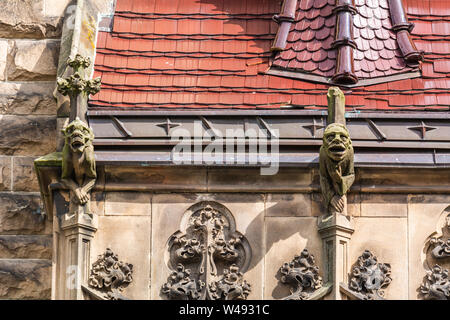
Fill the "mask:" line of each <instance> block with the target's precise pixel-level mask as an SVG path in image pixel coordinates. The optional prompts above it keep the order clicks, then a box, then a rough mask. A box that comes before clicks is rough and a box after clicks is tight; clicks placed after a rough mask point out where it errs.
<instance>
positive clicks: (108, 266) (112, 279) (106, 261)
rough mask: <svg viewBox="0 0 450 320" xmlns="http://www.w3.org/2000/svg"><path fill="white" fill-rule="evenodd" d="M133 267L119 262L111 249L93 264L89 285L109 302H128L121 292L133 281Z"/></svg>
mask: <svg viewBox="0 0 450 320" xmlns="http://www.w3.org/2000/svg"><path fill="white" fill-rule="evenodd" d="M132 274H133V265H132V264H129V263H125V262H122V261H119V258H118V256H117V255H116V254H115V253H114V252H113V251H112V250H111V249H109V248H107V249H106V251H105V253H104V254H101V255H99V256H98V259H97V261H96V262H94V263H93V264H92V268H91V273H90V276H89V280H88V285H89V287H91V288H94V289H96V290H98V291H101V292H102V293H103V298H104V299H107V300H128V299H127V298H125V297H124V296H123V295H122V294H121V292H122V291H123V289H124V288H126V287H127V286H128V285H129V284H130V283H131V282H132V281H133V276H132Z"/></svg>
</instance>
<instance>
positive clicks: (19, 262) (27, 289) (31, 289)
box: [0, 259, 52, 299]
mask: <svg viewBox="0 0 450 320" xmlns="http://www.w3.org/2000/svg"><path fill="white" fill-rule="evenodd" d="M51 271H52V262H51V260H38V259H33V260H28V259H0V283H1V284H2V285H1V286H0V299H50V295H51V274H52V272H51Z"/></svg>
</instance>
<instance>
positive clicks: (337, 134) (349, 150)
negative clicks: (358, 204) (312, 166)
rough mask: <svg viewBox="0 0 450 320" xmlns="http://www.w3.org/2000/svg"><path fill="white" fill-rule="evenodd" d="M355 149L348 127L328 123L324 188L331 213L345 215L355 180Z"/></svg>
mask: <svg viewBox="0 0 450 320" xmlns="http://www.w3.org/2000/svg"><path fill="white" fill-rule="evenodd" d="M353 158H354V152H353V147H352V141H351V139H350V134H349V132H348V130H347V127H346V126H345V125H343V124H340V123H332V124H330V125H328V126H327V127H326V129H325V132H324V134H323V144H322V146H321V147H320V158H319V167H320V168H319V170H320V171H319V172H320V188H321V191H322V195H323V198H324V206H325V208H327V214H328V215H332V214H336V213H340V214H343V213H344V209H345V205H346V202H347V200H346V194H347V192H348V190H349V189H350V187H351V186H352V184H353V181H354V180H355V169H354V164H353V163H354V160H353Z"/></svg>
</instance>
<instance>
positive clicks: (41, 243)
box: [0, 235, 52, 259]
mask: <svg viewBox="0 0 450 320" xmlns="http://www.w3.org/2000/svg"><path fill="white" fill-rule="evenodd" d="M0 257H2V258H6V259H51V258H52V236H51V235H0Z"/></svg>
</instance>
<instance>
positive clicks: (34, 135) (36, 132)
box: [0, 115, 56, 155]
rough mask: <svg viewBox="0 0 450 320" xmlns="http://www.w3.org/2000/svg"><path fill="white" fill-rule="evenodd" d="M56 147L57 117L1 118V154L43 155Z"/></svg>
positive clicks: (9, 116)
mask: <svg viewBox="0 0 450 320" xmlns="http://www.w3.org/2000/svg"><path fill="white" fill-rule="evenodd" d="M55 147H56V117H50V116H11V115H5V116H0V153H1V154H6V155H43V154H47V153H50V152H53V151H54V150H55Z"/></svg>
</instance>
